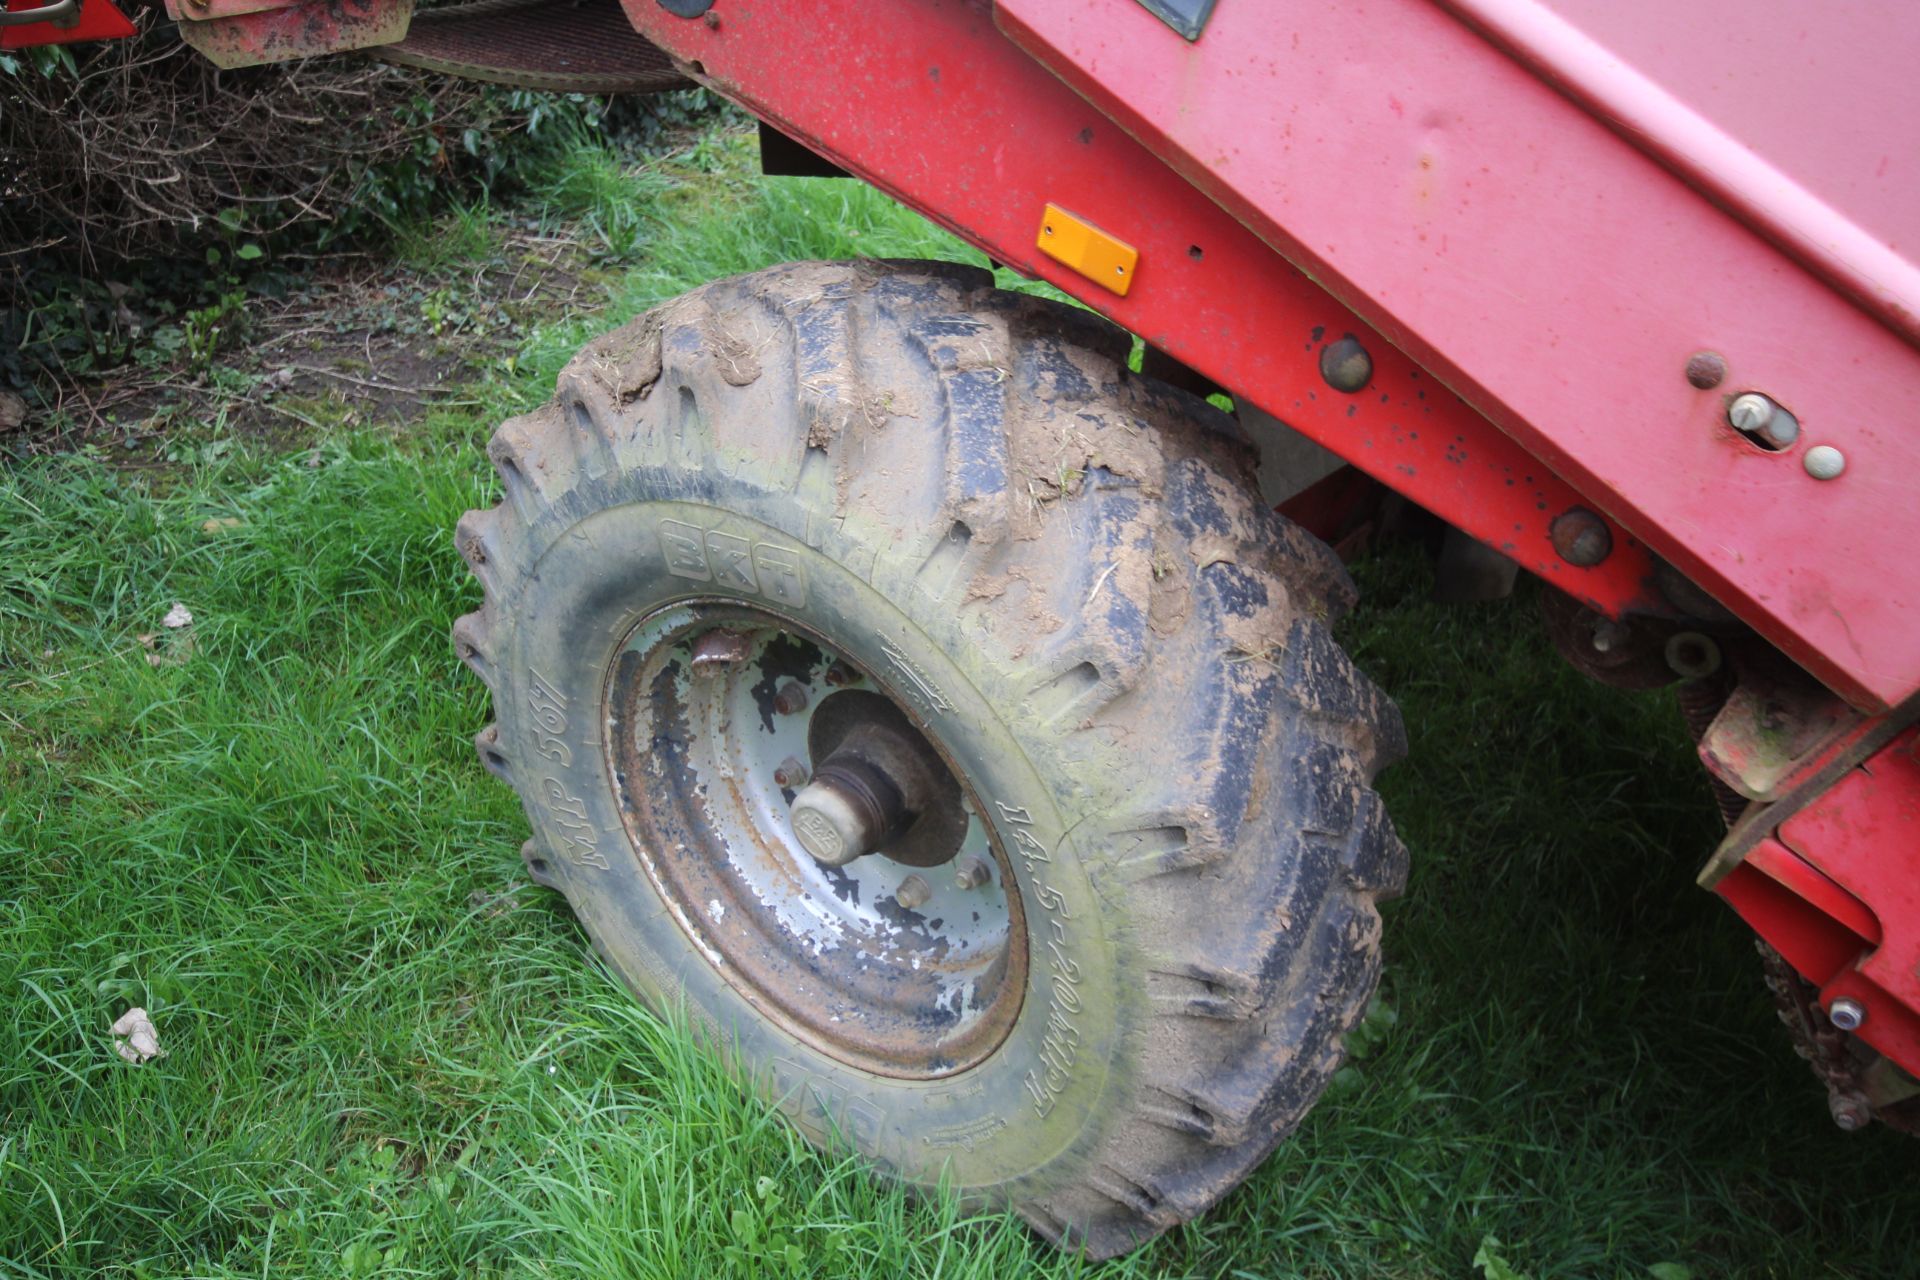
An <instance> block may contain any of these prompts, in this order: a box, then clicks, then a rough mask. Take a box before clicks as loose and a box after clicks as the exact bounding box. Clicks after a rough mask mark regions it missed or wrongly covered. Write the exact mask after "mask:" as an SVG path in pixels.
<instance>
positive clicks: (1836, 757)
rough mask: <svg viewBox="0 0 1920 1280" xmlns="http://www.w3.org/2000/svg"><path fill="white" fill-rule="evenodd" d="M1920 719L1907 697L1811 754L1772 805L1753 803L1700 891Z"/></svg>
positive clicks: (1919, 702)
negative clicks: (1803, 766) (1807, 762)
mask: <svg viewBox="0 0 1920 1280" xmlns="http://www.w3.org/2000/svg"><path fill="white" fill-rule="evenodd" d="M1916 721H1920V696H1915V697H1912V698H1909V699H1907V700H1906V701H1905V702H1903V703H1901V704H1900V705H1899V706H1897V707H1895V708H1894V709H1893V710H1891V711H1889V712H1887V713H1886V714H1885V715H1882V716H1876V717H1875V718H1873V719H1871V720H1863V721H1858V722H1856V723H1854V724H1853V725H1852V726H1850V727H1849V728H1848V729H1846V730H1844V731H1843V732H1842V733H1841V734H1839V735H1838V736H1837V737H1836V738H1835V739H1834V740H1833V741H1832V742H1830V743H1829V744H1828V746H1827V748H1826V750H1825V751H1822V752H1815V753H1810V755H1811V758H1812V760H1814V761H1817V762H1818V763H1812V764H1809V765H1808V766H1806V767H1805V768H1804V769H1803V771H1802V772H1800V773H1798V774H1797V775H1794V776H1792V777H1789V778H1787V779H1785V780H1782V781H1780V782H1779V783H1777V785H1776V788H1775V792H1774V794H1775V795H1776V796H1777V797H1778V798H1777V799H1775V800H1773V801H1772V802H1771V803H1769V804H1756V805H1753V806H1752V807H1750V808H1749V809H1748V810H1747V812H1746V814H1745V815H1744V816H1743V817H1742V818H1741V819H1740V820H1739V821H1738V822H1735V823H1734V824H1733V827H1732V828H1731V829H1730V830H1729V831H1728V832H1727V838H1726V839H1724V840H1722V841H1721V842H1720V846H1719V847H1718V848H1717V849H1715V850H1714V851H1713V856H1712V857H1710V858H1708V859H1707V864H1706V866H1704V867H1702V868H1701V869H1700V874H1699V876H1698V877H1696V881H1697V883H1698V884H1699V885H1700V887H1701V888H1703V889H1708V890H1711V889H1713V887H1714V886H1715V885H1717V884H1719V883H1720V881H1721V880H1723V879H1724V878H1726V875H1727V873H1728V872H1730V871H1732V870H1733V869H1734V868H1735V867H1737V866H1739V865H1740V864H1741V863H1742V862H1744V861H1746V858H1747V855H1748V854H1749V853H1751V852H1752V851H1753V849H1754V847H1755V846H1756V845H1758V844H1759V843H1760V842H1761V841H1762V840H1765V839H1767V838H1769V837H1770V836H1772V835H1773V833H1774V832H1775V831H1776V830H1777V829H1778V828H1779V827H1780V825H1781V824H1782V823H1784V822H1786V821H1787V820H1788V819H1789V818H1791V817H1793V816H1794V815H1795V814H1797V813H1799V812H1800V811H1801V810H1802V809H1805V808H1806V807H1807V806H1809V805H1811V804H1812V803H1813V802H1814V801H1816V800H1818V799H1819V798H1820V797H1821V796H1822V795H1825V794H1826V792H1827V791H1828V790H1829V789H1830V788H1832V787H1833V786H1834V784H1835V783H1837V782H1839V781H1840V780H1841V779H1842V778H1844V777H1846V776H1847V774H1849V773H1851V772H1852V771H1853V770H1854V769H1857V768H1858V767H1859V766H1860V764H1861V763H1862V762H1863V761H1865V760H1866V759H1867V758H1868V757H1870V756H1872V755H1873V754H1874V753H1875V752H1876V751H1879V750H1880V749H1881V748H1882V747H1884V746H1886V745H1887V744H1888V743H1890V742H1892V741H1893V740H1894V739H1895V738H1897V737H1899V736H1900V734H1901V733H1903V732H1904V731H1905V730H1906V729H1907V728H1909V727H1910V726H1912V725H1913V724H1914V723H1915V722H1916Z"/></svg>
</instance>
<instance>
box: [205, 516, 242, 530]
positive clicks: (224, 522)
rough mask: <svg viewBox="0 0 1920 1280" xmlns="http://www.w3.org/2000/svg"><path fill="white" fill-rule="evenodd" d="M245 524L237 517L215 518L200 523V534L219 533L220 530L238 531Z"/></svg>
mask: <svg viewBox="0 0 1920 1280" xmlns="http://www.w3.org/2000/svg"><path fill="white" fill-rule="evenodd" d="M245 523H246V521H244V520H242V519H241V518H240V517H239V516H215V517H213V519H211V520H202V521H201V522H200V532H202V533H219V532H220V531H221V530H222V529H238V528H239V527H240V526H242V525H243V524H245Z"/></svg>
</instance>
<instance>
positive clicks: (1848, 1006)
mask: <svg viewBox="0 0 1920 1280" xmlns="http://www.w3.org/2000/svg"><path fill="white" fill-rule="evenodd" d="M1866 1020H1867V1007H1866V1006H1865V1005H1863V1004H1861V1003H1860V1002H1859V1001H1858V1000H1849V999H1848V998H1847V997H1845V996H1841V997H1840V998H1839V999H1838V1000H1835V1001H1834V1002H1833V1003H1832V1004H1831V1005H1829V1006H1828V1007H1827V1021H1828V1022H1831V1023H1832V1024H1833V1025H1834V1026H1836V1027H1838V1028H1840V1029H1841V1030H1842V1031H1854V1030H1858V1029H1859V1026H1860V1024H1861V1023H1863V1022H1865V1021H1866Z"/></svg>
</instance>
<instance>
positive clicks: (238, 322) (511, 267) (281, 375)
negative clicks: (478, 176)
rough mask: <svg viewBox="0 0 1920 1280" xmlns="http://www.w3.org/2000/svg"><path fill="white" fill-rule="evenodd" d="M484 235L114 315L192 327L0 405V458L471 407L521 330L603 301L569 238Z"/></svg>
mask: <svg viewBox="0 0 1920 1280" xmlns="http://www.w3.org/2000/svg"><path fill="white" fill-rule="evenodd" d="M493 230H494V232H495V235H494V238H493V242H492V243H491V245H490V246H488V247H487V248H486V249H484V250H482V251H481V252H479V253H478V254H476V255H475V256H474V257H473V258H472V260H470V261H467V262H463V263H459V264H457V265H454V266H450V267H445V268H441V269H437V270H422V269H420V268H418V267H415V266H412V265H409V264H408V263H406V262H403V261H400V260H398V259H396V258H392V257H382V256H376V255H371V254H366V253H356V252H342V253H338V254H332V255H322V256H316V257H314V258H312V259H310V260H309V261H307V262H306V263H304V264H302V265H303V269H302V270H300V271H299V272H298V273H297V274H296V275H295V276H294V277H293V278H292V279H291V280H289V281H288V285H289V287H288V288H287V289H286V290H285V291H284V293H282V294H281V295H280V296H277V297H260V296H247V297H246V298H245V300H244V301H237V300H236V303H235V305H234V306H232V307H231V308H229V309H222V310H221V313H220V314H207V313H201V314H200V315H199V316H198V317H194V316H191V315H188V314H184V313H183V314H178V315H137V314H134V313H132V312H130V311H127V310H126V309H125V308H123V309H122V314H121V315H120V316H118V317H116V323H118V324H120V325H123V326H125V327H126V329H127V330H128V331H129V332H132V331H135V330H144V331H145V333H147V334H150V335H157V334H158V333H159V332H160V331H162V330H170V331H171V332H172V333H173V334H175V335H180V334H187V335H191V336H190V337H189V338H188V339H187V340H186V341H185V342H184V343H183V344H181V345H177V346H175V349H173V350H170V351H162V350H161V349H159V348H158V347H157V346H156V345H154V344H151V343H149V344H148V345H146V346H145V347H144V351H143V355H142V357H141V358H140V359H138V360H135V361H131V362H129V363H128V364H126V365H124V366H123V367H121V368H119V369H116V370H114V371H112V372H110V373H108V374H106V375H103V376H100V377H96V378H89V379H86V380H76V381H66V382H62V383H60V384H59V385H58V386H57V387H56V388H55V391H54V394H53V396H52V397H51V400H52V403H51V405H50V406H48V407H44V408H43V407H38V406H36V407H33V408H31V409H28V410H27V411H26V412H24V413H23V414H20V415H12V414H0V453H11V454H14V455H16V456H18V455H23V454H38V453H59V452H70V451H73V450H76V449H80V448H85V447H88V446H92V447H93V448H95V449H96V450H97V451H100V452H102V453H104V454H106V455H107V456H109V457H114V458H119V459H121V460H123V461H125V462H126V463H128V464H131V465H136V466H137V465H141V464H143V463H151V462H166V461H169V460H174V458H175V454H176V452H177V446H179V445H180V444H181V443H182V442H183V441H188V440H191V439H193V438H194V437H196V436H198V437H200V438H204V437H205V434H206V429H207V427H208V426H209V425H211V424H215V423H221V422H224V426H225V434H227V435H229V436H234V435H237V436H240V437H242V438H246V439H251V440H254V441H257V442H260V443H264V444H266V445H268V446H270V447H276V446H277V447H285V448H289V449H291V448H297V447H299V446H300V445H301V444H303V443H306V442H307V441H310V440H312V439H313V438H315V437H316V436H317V435H319V434H320V433H322V432H323V431H325V430H328V429H331V428H335V427H341V426H356V425H379V426H388V427H395V428H398V427H404V426H405V425H406V424H408V423H410V422H413V421H416V420H418V419H419V418H420V416H421V415H422V414H423V413H425V412H426V411H428V410H429V409H431V408H433V407H435V406H454V405H459V404H462V403H471V402H469V401H463V400H461V398H460V394H461V391H462V389H463V388H464V387H465V386H467V385H468V384H470V383H471V382H472V381H473V380H474V379H475V377H476V376H477V375H478V374H479V373H481V372H482V371H483V370H485V369H487V368H489V367H497V366H498V364H499V362H501V361H503V360H506V359H509V358H511V356H512V355H513V354H514V353H515V352H516V351H517V350H518V349H519V348H520V346H521V344H522V342H523V341H524V339H525V336H526V334H527V333H529V332H530V331H531V330H533V329H534V328H536V327H538V326H539V325H541V324H545V323H549V322H551V321H553V320H555V319H557V318H558V317H560V316H562V315H568V314H577V313H581V312H586V313H591V312H592V311H594V310H597V309H598V308H599V307H600V306H602V305H603V304H604V299H605V291H604V290H603V289H601V288H599V287H597V286H598V285H599V283H600V277H599V275H598V272H597V270H596V268H594V267H593V266H592V265H591V262H590V257H591V255H590V253H589V251H588V250H587V248H586V246H585V245H584V244H583V243H582V242H580V241H576V240H574V239H573V238H571V237H569V236H568V235H566V234H564V232H555V231H553V230H551V229H544V230H543V229H541V228H540V227H539V226H538V224H536V223H534V222H532V221H531V220H524V221H514V222H509V221H505V220H501V221H498V222H496V223H495V224H494V227H493ZM216 327H217V328H219V329H221V331H222V332H221V333H220V334H219V335H218V336H217V337H213V338H212V339H211V341H212V342H213V343H215V344H217V345H214V346H213V348H212V350H211V351H210V352H209V351H208V350H207V345H206V344H207V342H208V341H209V335H210V334H211V332H212V330H214V329H215V328H216ZM174 342H175V343H181V339H180V338H178V337H176V338H175V339H174ZM196 344H198V348H199V349H198V350H197V351H196V350H195V349H194V348H195V346H196ZM16 418H17V419H18V420H16Z"/></svg>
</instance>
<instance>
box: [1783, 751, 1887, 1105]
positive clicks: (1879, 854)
mask: <svg viewBox="0 0 1920 1280" xmlns="http://www.w3.org/2000/svg"><path fill="white" fill-rule="evenodd" d="M1916 752H1920V729H1910V730H1908V731H1907V732H1906V733H1904V734H1902V735H1901V736H1900V737H1899V738H1897V739H1895V740H1894V742H1893V743H1892V744H1890V745H1889V746H1886V747H1883V748H1882V749H1881V750H1880V751H1879V752H1877V753H1876V754H1875V755H1874V756H1873V757H1872V758H1870V759H1869V760H1868V761H1867V763H1866V764H1864V765H1862V766H1861V767H1860V768H1858V769H1855V770H1854V771H1852V772H1851V773H1849V774H1848V775H1847V776H1846V777H1844V778H1842V779H1841V780H1840V781H1839V782H1838V783H1836V784H1834V786H1833V787H1832V788H1831V789H1829V790H1828V791H1827V792H1826V794H1825V795H1823V796H1821V797H1820V798H1819V799H1818V800H1816V801H1814V802H1813V803H1812V804H1811V805H1809V806H1807V808H1805V809H1803V810H1801V811H1800V812H1799V813H1797V814H1795V815H1793V816H1792V817H1790V818H1788V819H1787V820H1786V822H1784V823H1782V824H1781V827H1780V840H1781V843H1783V844H1784V845H1786V846H1787V847H1788V848H1790V849H1792V850H1793V851H1794V853H1796V854H1798V855H1799V856H1800V857H1802V858H1804V859H1805V860H1806V861H1807V862H1809V863H1811V864H1812V865H1813V866H1814V867H1816V868H1818V869H1819V871H1820V872H1821V873H1823V874H1824V875H1825V876H1826V878H1827V879H1829V880H1831V881H1833V882H1834V883H1835V884H1837V885H1839V886H1840V887H1841V888H1842V889H1845V890H1846V891H1847V892H1848V893H1850V894H1852V895H1853V896H1854V897H1855V898H1857V899H1859V900H1860V901H1861V902H1864V903H1866V904H1867V905H1868V906H1869V907H1870V908H1871V909H1872V911H1873V914H1874V916H1875V918H1876V919H1877V920H1878V921H1879V922H1880V927H1881V930H1882V937H1881V939H1880V945H1879V946H1878V947H1876V948H1874V949H1873V950H1872V951H1870V952H1868V953H1867V954H1866V955H1865V956H1863V957H1862V958H1861V959H1860V960H1859V962H1858V963H1857V964H1854V965H1852V966H1850V967H1849V968H1847V969H1845V970H1842V971H1841V972H1839V973H1837V974H1818V973H1807V974H1806V976H1807V977H1808V978H1810V979H1812V980H1814V981H1816V982H1824V983H1825V986H1824V988H1823V989H1822V992H1821V998H1822V1000H1823V1001H1826V1002H1828V1003H1831V1002H1832V1001H1833V1000H1834V999H1837V998H1839V997H1840V996H1842V995H1846V996H1851V997H1853V998H1854V999H1856V1000H1859V1001H1860V1002H1861V1004H1863V1005H1865V1006H1866V1009H1867V1019H1866V1021H1865V1022H1864V1023H1863V1024H1862V1025H1861V1027H1860V1030H1859V1032H1858V1034H1859V1036H1860V1038H1861V1039H1863V1040H1865V1041H1866V1042H1867V1043H1869V1044H1871V1045H1873V1046H1874V1047H1875V1048H1876V1049H1879V1050H1880V1051H1881V1052H1882V1053H1885V1054H1887V1055H1888V1056H1889V1057H1892V1058H1895V1059H1896V1060H1897V1061H1899V1062H1900V1063H1901V1065H1902V1066H1904V1067H1906V1068H1907V1069H1908V1070H1909V1071H1916V1072H1920V1017H1917V1016H1916V1011H1920V758H1917V757H1916ZM1802 972H1805V971H1804V970H1803V971H1802Z"/></svg>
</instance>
